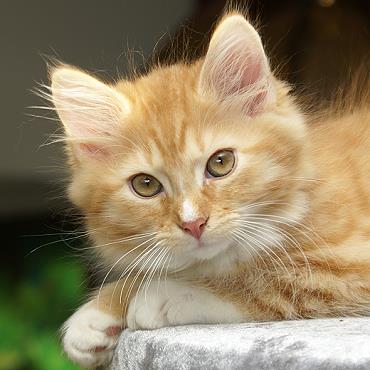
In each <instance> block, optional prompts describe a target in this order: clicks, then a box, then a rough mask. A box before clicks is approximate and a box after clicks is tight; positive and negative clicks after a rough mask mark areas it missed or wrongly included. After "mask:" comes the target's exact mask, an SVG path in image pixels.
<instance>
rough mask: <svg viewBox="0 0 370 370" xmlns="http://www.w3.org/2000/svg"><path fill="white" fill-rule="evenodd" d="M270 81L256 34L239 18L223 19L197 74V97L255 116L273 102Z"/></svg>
mask: <svg viewBox="0 0 370 370" xmlns="http://www.w3.org/2000/svg"><path fill="white" fill-rule="evenodd" d="M271 77H272V76H271V71H270V67H269V63H268V60H267V57H266V55H265V52H264V50H263V46H262V42H261V39H260V37H259V35H258V33H257V32H256V30H255V29H254V28H253V27H252V26H251V25H250V24H249V23H248V22H247V21H246V20H245V18H244V17H242V16H241V15H231V16H228V17H227V18H225V19H224V20H223V21H222V22H221V23H220V25H219V26H218V27H217V28H216V31H215V32H214V34H213V36H212V38H211V42H210V44H209V48H208V52H207V55H206V57H205V60H204V64H203V67H202V70H201V74H200V80H199V91H200V93H201V94H205V95H209V94H211V96H214V97H215V98H216V99H218V100H219V101H221V102H225V103H226V104H230V105H238V106H239V107H240V108H241V109H243V111H244V112H245V113H246V114H247V115H249V116H254V115H256V114H257V113H259V112H262V111H263V110H264V109H265V107H266V106H267V104H268V103H270V102H273V101H274V99H275V93H274V90H273V87H272V84H271Z"/></svg>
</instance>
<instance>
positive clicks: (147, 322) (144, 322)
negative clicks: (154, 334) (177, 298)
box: [127, 288, 169, 329]
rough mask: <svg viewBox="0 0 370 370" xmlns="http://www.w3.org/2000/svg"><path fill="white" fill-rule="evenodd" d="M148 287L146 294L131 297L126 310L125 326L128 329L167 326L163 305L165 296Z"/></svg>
mask: <svg viewBox="0 0 370 370" xmlns="http://www.w3.org/2000/svg"><path fill="white" fill-rule="evenodd" d="M152 290H153V289H151V288H149V290H148V292H147V294H146V296H144V294H139V295H136V296H135V297H133V299H132V300H131V302H130V305H129V308H128V312H127V327H128V328H130V329H158V328H162V327H164V326H168V325H169V323H168V322H167V319H166V311H164V309H163V308H164V305H165V303H166V300H165V298H164V297H163V296H162V295H161V294H155V293H156V292H154V291H152Z"/></svg>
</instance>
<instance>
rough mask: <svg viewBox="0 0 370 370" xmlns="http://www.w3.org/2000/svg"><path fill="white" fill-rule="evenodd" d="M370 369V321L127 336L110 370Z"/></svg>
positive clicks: (256, 325) (178, 330)
mask: <svg viewBox="0 0 370 370" xmlns="http://www.w3.org/2000/svg"><path fill="white" fill-rule="evenodd" d="M118 369H120V370H122V369H130V370H131V369H166V370H171V369H173V370H175V369H176V370H180V369H253V370H256V369H274V370H275V369H276V370H278V369H281V370H283V369H284V370H288V369H300V370H302V369H303V370H304V369H325V370H327V369H330V370H331V369H333V370H334V369H335V370H342V369H348V370H350V369H351V370H353V369H364V370H365V369H367V370H369V369H370V318H343V319H323V320H301V321H281V322H272V323H247V324H235V325H212V326H207V325H203V326H195V325H194V326H179V327H172V328H163V329H159V330H153V331H131V330H126V331H124V332H123V333H122V335H121V337H120V340H119V343H118V346H117V349H116V351H115V354H114V357H113V362H112V364H111V366H110V367H109V370H118Z"/></svg>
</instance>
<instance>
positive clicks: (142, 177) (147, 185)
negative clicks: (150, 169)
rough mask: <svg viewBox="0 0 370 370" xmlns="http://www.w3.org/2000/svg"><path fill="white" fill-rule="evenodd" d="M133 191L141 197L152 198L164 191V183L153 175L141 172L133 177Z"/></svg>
mask: <svg viewBox="0 0 370 370" xmlns="http://www.w3.org/2000/svg"><path fill="white" fill-rule="evenodd" d="M131 187H132V189H133V191H134V192H135V193H136V194H138V195H140V196H141V197H145V198H150V197H154V196H155V195H157V194H159V193H160V192H161V191H162V188H163V187H162V184H161V183H160V182H159V181H158V180H157V179H156V178H155V177H153V176H151V175H147V174H145V173H140V174H139V175H136V176H134V177H133V178H132V179H131Z"/></svg>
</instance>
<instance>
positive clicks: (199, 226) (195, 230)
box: [181, 217, 207, 240]
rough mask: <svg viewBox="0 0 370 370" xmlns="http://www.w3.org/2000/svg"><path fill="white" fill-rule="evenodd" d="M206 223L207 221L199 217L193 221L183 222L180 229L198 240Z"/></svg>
mask: <svg viewBox="0 0 370 370" xmlns="http://www.w3.org/2000/svg"><path fill="white" fill-rule="evenodd" d="M206 223H207V220H206V219H205V218H202V217H200V218H198V219H196V220H194V221H190V222H183V224H182V225H181V227H182V229H183V230H184V231H185V232H186V233H188V234H190V235H192V236H194V238H195V239H198V240H199V239H200V237H201V235H202V233H203V231H204V228H205V226H206Z"/></svg>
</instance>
